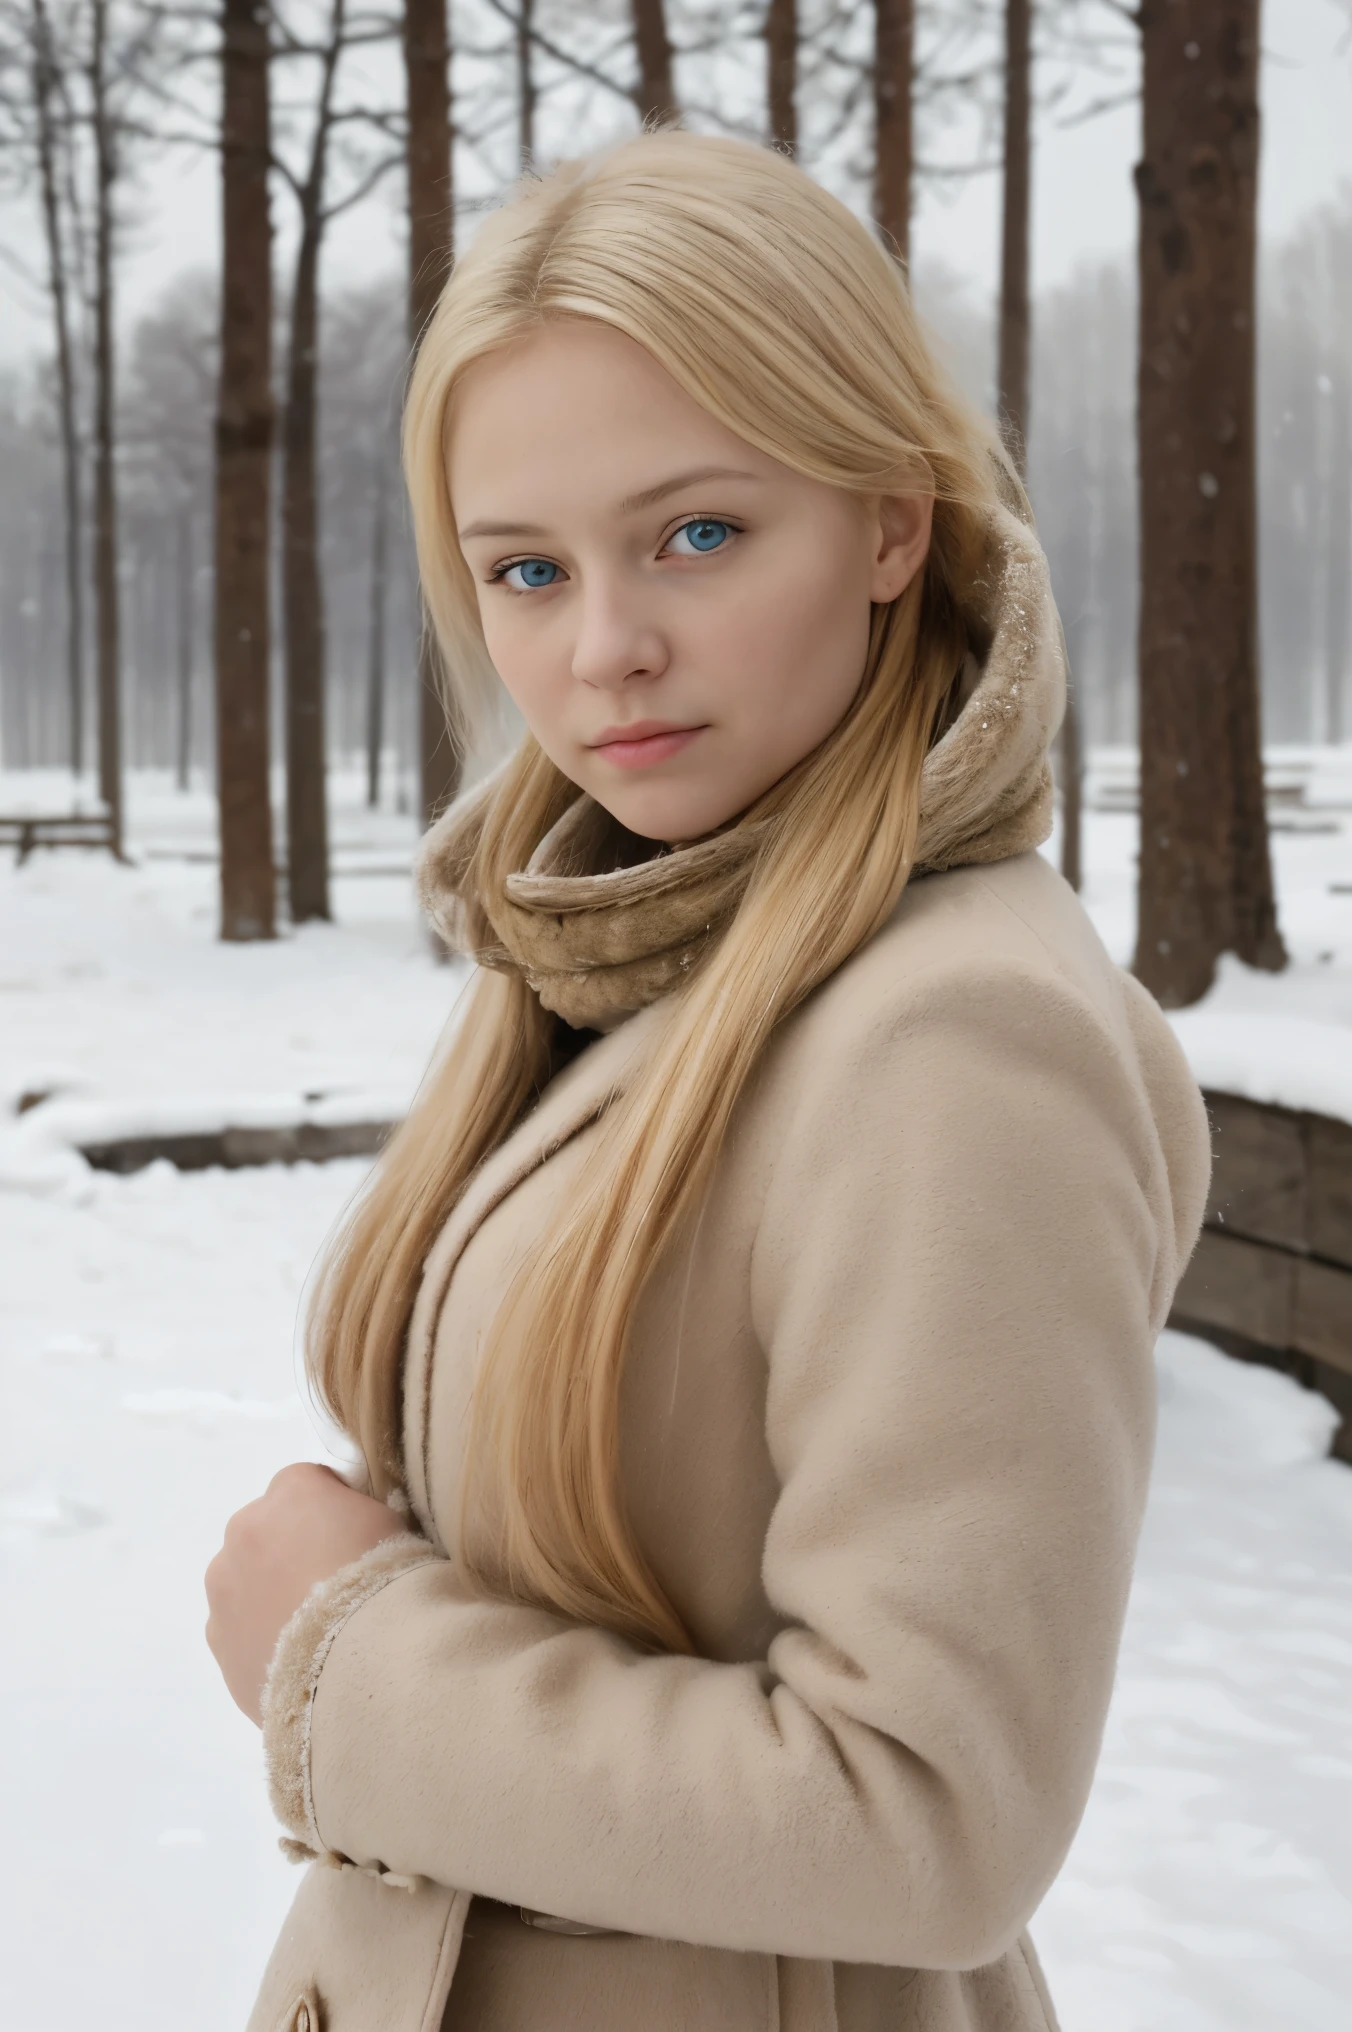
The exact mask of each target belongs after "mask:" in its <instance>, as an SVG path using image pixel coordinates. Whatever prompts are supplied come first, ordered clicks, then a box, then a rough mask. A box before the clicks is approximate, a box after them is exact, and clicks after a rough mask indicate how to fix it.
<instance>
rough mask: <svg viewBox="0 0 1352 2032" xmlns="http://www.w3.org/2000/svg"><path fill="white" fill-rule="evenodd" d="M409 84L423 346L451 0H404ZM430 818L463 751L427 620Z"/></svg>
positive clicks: (412, 244) (442, 212) (446, 205)
mask: <svg viewBox="0 0 1352 2032" xmlns="http://www.w3.org/2000/svg"><path fill="white" fill-rule="evenodd" d="M403 31H404V34H403V45H404V73H405V78H406V81H407V92H408V127H407V143H406V146H407V162H408V260H409V298H408V320H409V338H410V341H411V343H412V345H413V347H414V348H415V350H416V348H417V346H418V343H419V341H420V340H421V338H422V335H423V331H424V329H425V327H426V325H427V321H428V319H429V318H430V317H431V315H432V312H433V311H434V310H435V309H436V305H437V299H438V297H439V296H440V295H441V290H442V285H443V284H444V283H445V281H446V278H447V276H448V275H449V274H450V272H451V263H452V261H453V260H454V257H455V202H454V192H453V186H452V182H451V132H452V130H451V83H450V62H451V51H450V39H449V36H448V33H447V27H446V0H404V15H403ZM418 680H419V696H420V729H421V739H420V756H421V770H420V774H421V801H422V820H423V824H424V826H428V825H430V824H431V823H432V820H433V819H434V818H435V817H436V816H437V813H438V812H440V811H443V810H444V809H445V807H446V806H447V805H448V804H449V803H450V801H451V799H452V798H453V797H454V796H455V793H456V790H457V788H458V786H459V782H460V769H461V760H462V758H461V754H460V745H459V741H458V739H457V737H456V734H455V732H454V730H453V729H452V727H451V726H450V724H449V722H448V719H447V714H446V708H445V706H444V704H443V702H442V693H441V665H440V656H439V653H438V651H437V647H436V643H435V641H434V639H433V636H432V631H431V629H430V627H428V626H426V625H425V626H424V628H423V634H422V649H421V652H420V655H419V659H418Z"/></svg>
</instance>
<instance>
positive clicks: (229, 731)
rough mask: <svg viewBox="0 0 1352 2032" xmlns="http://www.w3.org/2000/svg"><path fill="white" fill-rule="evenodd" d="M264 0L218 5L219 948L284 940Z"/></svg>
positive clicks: (267, 54)
mask: <svg viewBox="0 0 1352 2032" xmlns="http://www.w3.org/2000/svg"><path fill="white" fill-rule="evenodd" d="M269 42H270V37H269V28H268V14H267V8H266V5H265V4H264V0H222V5H221V70H222V85H223V90H222V106H221V173H222V187H223V198H224V238H223V248H222V258H221V378H220V392H219V396H218V400H217V414H216V617H215V660H216V752H217V767H218V773H219V786H220V814H221V936H222V938H225V939H255V938H271V937H273V935H274V932H275V928H276V897H275V886H276V884H275V876H274V870H273V853H272V808H271V804H270V801H269V794H268V649H269V640H270V635H269V622H270V616H269V602H268V517H269V506H270V470H271V461H272V432H273V405H272V260H271V234H272V228H271V221H270V213H269V204H268V172H269V169H270V167H271V161H272V140H271V112H270V92H269V79H268V65H269V58H270V55H271V51H270V47H269Z"/></svg>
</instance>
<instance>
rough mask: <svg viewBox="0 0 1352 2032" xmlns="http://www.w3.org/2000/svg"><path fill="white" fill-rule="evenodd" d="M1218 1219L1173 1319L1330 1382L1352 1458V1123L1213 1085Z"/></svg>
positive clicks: (1235, 1348) (1339, 1439) (1228, 1346)
mask: <svg viewBox="0 0 1352 2032" xmlns="http://www.w3.org/2000/svg"><path fill="white" fill-rule="evenodd" d="M1206 1104H1207V1112H1208V1114H1209V1115H1210V1117H1211V1142H1212V1151H1213V1155H1214V1161H1215V1168H1214V1171H1213V1173H1212V1180H1211V1197H1210V1199H1209V1201H1208V1203H1207V1210H1206V1225H1205V1227H1204V1228H1203V1231H1202V1238H1201V1240H1200V1242H1199V1243H1198V1245H1197V1252H1196V1254H1195V1255H1194V1257H1193V1259H1192V1262H1191V1263H1190V1264H1189V1265H1188V1269H1187V1273H1186V1275H1185V1276H1184V1278H1183V1282H1182V1284H1181V1285H1180V1286H1179V1288H1178V1295H1177V1297H1176V1299H1175V1300H1174V1310H1173V1316H1172V1319H1171V1321H1170V1324H1171V1325H1174V1326H1178V1327H1182V1328H1183V1329H1185V1330H1186V1331H1188V1332H1192V1333H1199V1334H1201V1335H1203V1336H1204V1337H1205V1338H1206V1339H1208V1340H1211V1341H1214V1342H1216V1343H1217V1344H1218V1345H1219V1346H1220V1347H1223V1348H1224V1349H1225V1350H1226V1352H1227V1353H1229V1354H1233V1355H1238V1356H1240V1357H1241V1358H1242V1359H1244V1360H1248V1361H1260V1362H1265V1363H1267V1364H1268V1365H1269V1366H1271V1367H1274V1368H1278V1369H1282V1370H1285V1372H1286V1373H1287V1374H1288V1375H1292V1376H1294V1377H1296V1379H1297V1380H1298V1381H1299V1382H1301V1383H1304V1384H1305V1385H1306V1386H1307V1388H1309V1389H1313V1390H1318V1391H1319V1392H1320V1393H1321V1394H1322V1395H1323V1396H1325V1397H1327V1398H1328V1399H1329V1402H1330V1403H1331V1404H1333V1405H1334V1407H1335V1408H1336V1409H1337V1410H1338V1412H1339V1413H1340V1414H1341V1416H1342V1421H1343V1422H1342V1426H1341V1428H1340V1430H1339V1432H1338V1434H1337V1436H1336V1438H1335V1440H1334V1445H1333V1451H1334V1452H1335V1453H1336V1454H1338V1455H1339V1456H1340V1457H1341V1458H1342V1459H1343V1460H1346V1461H1352V1125H1349V1124H1348V1123H1346V1122H1337V1121H1333V1120H1332V1119H1331V1118H1330V1117H1329V1116H1327V1115H1313V1114H1303V1113H1298V1112H1296V1111H1295V1110H1294V1109H1290V1108H1277V1107H1268V1106H1264V1105H1260V1104H1259V1103H1257V1102H1254V1101H1246V1100H1240V1099H1239V1098H1238V1097H1237V1096H1235V1095H1233V1094H1219V1093H1209V1094H1207V1096H1206Z"/></svg>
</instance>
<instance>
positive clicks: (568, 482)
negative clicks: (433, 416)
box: [448, 319, 782, 524]
mask: <svg viewBox="0 0 1352 2032" xmlns="http://www.w3.org/2000/svg"><path fill="white" fill-rule="evenodd" d="M699 464H708V465H717V464H728V465H737V466H740V467H743V468H746V469H748V470H752V471H756V472H762V471H763V472H764V473H766V474H767V475H768V474H770V473H773V472H779V471H781V470H782V469H781V468H780V467H779V466H778V465H777V463H776V461H774V460H773V459H770V458H768V457H766V455H765V454H764V453H761V452H758V451H756V450H755V449H754V448H753V447H752V446H750V445H748V444H747V443H746V442H745V441H744V440H743V439H741V438H739V437H737V436H736V435H735V433H734V432H732V431H730V430H729V429H728V428H727V427H726V425H724V424H722V423H720V422H719V421H718V419H717V418H716V417H713V416H711V415H710V414H709V412H708V410H706V409H703V408H701V406H700V405H699V403H697V402H696V401H695V400H694V398H693V397H692V396H690V395H688V394H687V393H686V392H685V390H684V389H683V388H682V387H681V386H680V384H679V382H677V381H676V380H675V379H674V378H673V377H672V376H671V375H670V374H669V373H668V372H667V370H666V368H665V367H663V366H662V365H661V363H660V362H659V361H658V360H655V359H654V358H653V356H652V354H651V353H649V352H648V351H647V350H646V348H644V347H643V346H640V345H638V344H637V342H636V341H635V340H633V339H630V338H628V337H627V336H626V335H625V334H624V333H622V332H616V331H613V330H611V329H610V328H609V327H608V326H605V325H601V324H596V323H592V322H588V321H586V320H583V319H570V320H567V321H560V322H559V323H557V324H552V325H548V326H546V327H545V328H544V329H543V330H542V331H539V332H535V333H532V334H531V336H530V337H529V338H527V339H523V340H520V341H518V342H517V344H515V345H514V346H511V347H509V348H508V349H507V350H505V351H504V352H502V353H497V354H494V355H492V356H490V357H489V358H487V359H484V360H479V361H476V363H475V364H474V365H473V366H472V367H470V368H469V369H468V370H467V372H466V373H465V375H464V376H463V378H462V380H461V383H460V386H459V387H458V388H457V390H456V394H455V398H454V402H453V404H452V408H451V415H450V430H449V444H448V467H449V478H450V486H451V494H452V498H453V499H454V502H455V507H456V514H457V518H458V519H459V520H460V521H461V522H462V524H463V523H464V521H465V520H466V519H467V518H478V517H480V516H483V515H488V514H498V513H507V512H509V511H520V510H524V509H525V508H532V509H533V510H534V511H535V512H536V513H537V514H538V512H539V510H540V509H541V507H542V505H544V504H546V503H547V502H548V501H549V500H550V499H559V500H560V501H563V500H568V501H569V502H570V503H577V502H578V501H579V500H580V499H584V498H588V497H590V498H592V499H594V500H595V501H596V502H597V504H598V505H600V504H601V503H602V502H605V501H607V500H610V501H618V500H621V499H623V498H625V497H626V496H628V495H631V494H633V493H634V492H636V491H639V490H641V489H642V488H643V487H645V486H648V485H651V484H652V483H653V482H654V481H655V480H659V479H662V478H664V477H666V476H667V474H668V473H669V472H674V471H676V470H678V469H679V468H680V467H682V466H695V465H699ZM523 493H524V494H525V495H527V496H528V497H529V498H528V499H526V500H523V499H522V495H523Z"/></svg>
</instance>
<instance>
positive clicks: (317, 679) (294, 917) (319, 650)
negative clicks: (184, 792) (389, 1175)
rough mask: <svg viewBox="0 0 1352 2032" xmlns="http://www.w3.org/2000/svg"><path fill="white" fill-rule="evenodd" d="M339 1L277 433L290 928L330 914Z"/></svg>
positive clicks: (305, 189)
mask: <svg viewBox="0 0 1352 2032" xmlns="http://www.w3.org/2000/svg"><path fill="white" fill-rule="evenodd" d="M344 16H345V0H333V5H332V10H331V13H330V17H329V34H328V40H327V43H326V44H325V49H324V57H323V63H322V68H321V75H320V86H319V92H318V94H317V97H316V101H315V116H314V118H315V124H314V139H313V142H312V144H311V148H310V166H309V171H308V174H307V175H306V179H305V182H304V184H303V186H302V187H301V190H300V193H299V197H300V214H301V217H300V243H299V245H298V247H297V249H296V276H295V284H294V287H293V289H292V293H291V335H290V345H289V348H288V353H287V374H286V411H285V415H284V418H283V427H282V611H283V622H284V629H285V658H286V860H287V895H288V898H289V902H290V908H291V922H292V923H293V924H306V923H308V922H310V921H311V920H312V919H315V918H327V917H329V916H330V914H331V912H330V908H329V818H328V806H327V801H326V798H325V767H326V762H327V754H326V748H325V731H324V705H325V699H324V691H325V669H324V664H325V656H324V588H323V584H322V581H321V578H320V569H319V501H318V487H317V485H316V480H315V443H316V437H317V434H318V433H317V428H316V423H317V409H318V402H319V390H318V382H319V250H320V244H321V242H322V240H323V236H324V190H325V182H326V176H327V169H328V149H329V134H330V122H331V120H332V116H333V88H334V79H335V77H336V75H337V70H338V63H339V59H340V57H341V55H342V49H343V38H344V26H345V23H344Z"/></svg>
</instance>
